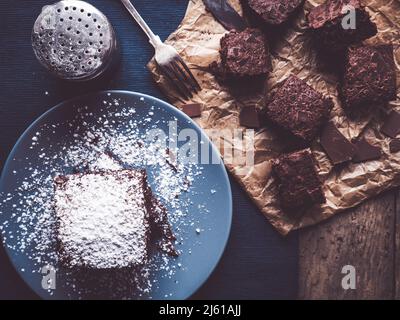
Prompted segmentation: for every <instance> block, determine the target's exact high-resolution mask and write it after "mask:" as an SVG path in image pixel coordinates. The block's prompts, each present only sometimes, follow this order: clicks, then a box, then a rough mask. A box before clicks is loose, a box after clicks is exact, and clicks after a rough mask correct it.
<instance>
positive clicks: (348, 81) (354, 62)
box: [339, 44, 396, 110]
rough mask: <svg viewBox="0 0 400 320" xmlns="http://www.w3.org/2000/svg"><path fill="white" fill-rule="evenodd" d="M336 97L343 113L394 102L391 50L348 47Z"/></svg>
mask: <svg viewBox="0 0 400 320" xmlns="http://www.w3.org/2000/svg"><path fill="white" fill-rule="evenodd" d="M339 95H340V98H341V100H342V104H343V107H344V108H345V109H347V110H351V109H359V107H362V108H366V107H368V106H371V105H383V104H386V103H387V102H389V101H390V100H393V99H395V98H396V73H395V64H394V59H393V46H392V45H386V44H385V45H378V46H355V47H350V48H349V49H348V50H347V53H346V62H345V69H344V73H343V77H342V81H341V85H340V87H339Z"/></svg>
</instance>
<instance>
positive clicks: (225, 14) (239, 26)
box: [203, 0, 246, 31]
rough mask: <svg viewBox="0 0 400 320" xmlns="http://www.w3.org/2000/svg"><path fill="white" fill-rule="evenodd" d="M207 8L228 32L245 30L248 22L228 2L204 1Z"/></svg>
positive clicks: (224, 0) (225, 0) (223, 0)
mask: <svg viewBox="0 0 400 320" xmlns="http://www.w3.org/2000/svg"><path fill="white" fill-rule="evenodd" d="M203 2H204V4H205V6H206V8H207V9H208V10H210V11H211V13H212V14H213V16H214V17H215V18H216V19H217V20H218V22H219V23H221V24H222V25H223V26H224V28H225V29H227V30H232V29H235V30H239V31H240V30H243V29H245V28H246V22H245V21H244V19H243V18H242V17H241V16H240V15H239V13H237V12H236V10H235V9H233V8H232V6H231V5H230V4H229V2H228V1H227V0H222V1H215V0H203Z"/></svg>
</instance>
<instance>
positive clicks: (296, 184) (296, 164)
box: [273, 149, 325, 209]
mask: <svg viewBox="0 0 400 320" xmlns="http://www.w3.org/2000/svg"><path fill="white" fill-rule="evenodd" d="M273 170H274V173H275V176H276V178H277V181H278V185H279V186H278V189H279V197H280V203H281V207H282V208H283V209H299V208H307V207H309V206H312V205H314V204H318V203H324V202H325V196H324V194H323V192H322V188H321V181H320V180H319V178H318V175H317V173H316V171H315V168H314V157H313V155H312V153H311V150H310V149H304V150H300V151H296V152H293V153H289V154H284V155H282V156H280V157H279V158H278V159H277V160H276V161H275V162H274V164H273Z"/></svg>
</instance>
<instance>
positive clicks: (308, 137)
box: [266, 75, 333, 142]
mask: <svg viewBox="0 0 400 320" xmlns="http://www.w3.org/2000/svg"><path fill="white" fill-rule="evenodd" d="M332 107H333V102H332V100H331V99H330V98H325V97H324V96H323V95H322V94H321V93H319V92H317V91H315V90H314V89H313V88H311V87H310V86H309V85H308V84H307V83H306V82H305V81H303V80H300V79H299V78H298V77H296V76H294V75H291V76H289V78H288V79H286V80H285V81H284V82H283V83H282V84H281V85H280V86H279V87H278V89H277V90H276V92H275V93H274V94H273V96H272V98H271V99H270V102H268V103H267V106H266V115H267V118H268V119H269V120H270V121H272V122H273V123H275V124H276V125H278V126H279V127H281V128H282V129H284V130H286V131H288V132H290V133H291V134H293V135H294V136H295V137H298V138H300V139H302V140H303V141H306V142H311V141H312V140H313V139H314V138H315V137H316V136H317V134H318V133H319V131H320V129H321V127H322V125H323V124H324V123H325V121H326V120H327V119H328V117H329V113H330V111H331V109H332Z"/></svg>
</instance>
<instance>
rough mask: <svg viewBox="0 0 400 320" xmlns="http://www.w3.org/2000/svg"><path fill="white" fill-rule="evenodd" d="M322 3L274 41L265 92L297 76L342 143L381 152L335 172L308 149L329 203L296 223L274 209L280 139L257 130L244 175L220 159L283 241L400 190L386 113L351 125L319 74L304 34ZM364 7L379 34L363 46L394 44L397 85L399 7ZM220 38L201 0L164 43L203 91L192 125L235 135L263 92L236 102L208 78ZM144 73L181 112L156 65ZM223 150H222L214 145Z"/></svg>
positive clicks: (329, 79) (373, 2)
mask: <svg viewBox="0 0 400 320" xmlns="http://www.w3.org/2000/svg"><path fill="white" fill-rule="evenodd" d="M321 2H323V0H318V1H306V3H305V5H304V8H303V11H302V12H301V13H300V14H299V16H298V17H297V18H296V19H294V21H293V22H292V25H291V27H290V28H289V29H288V31H287V32H285V33H282V34H281V35H280V38H281V40H280V41H279V43H278V44H277V45H276V46H275V47H274V48H273V49H272V52H271V53H272V66H273V71H272V72H271V74H270V75H269V78H268V80H267V85H266V89H265V90H267V91H268V92H270V91H271V90H273V89H274V88H275V87H276V85H277V84H278V83H279V82H280V81H282V80H284V79H286V78H287V77H288V76H289V75H290V74H291V73H293V74H296V75H297V76H298V77H300V78H301V79H304V80H305V81H307V83H308V84H309V85H311V86H312V87H314V88H315V89H316V90H318V91H320V92H322V93H323V94H325V95H327V96H331V97H332V98H333V100H334V103H335V107H334V109H333V111H332V113H331V119H332V120H333V121H334V122H335V123H336V125H337V127H338V128H339V130H340V131H341V132H342V133H343V134H344V135H345V136H346V137H347V138H348V139H353V138H356V137H359V136H364V137H365V138H366V139H367V141H369V142H370V143H372V144H374V145H379V146H380V147H381V148H382V151H383V155H382V157H381V159H380V160H377V161H368V162H364V163H360V164H352V163H350V164H347V165H345V166H344V167H340V168H339V167H336V168H333V166H332V165H331V163H330V161H329V159H328V158H327V156H326V154H325V153H324V152H323V150H322V149H321V147H320V146H319V144H318V142H316V143H314V145H313V146H312V151H313V153H314V156H315V157H316V159H317V170H318V173H319V175H320V177H321V179H322V180H323V181H324V184H323V189H324V193H325V196H326V199H327V201H326V203H325V204H323V205H322V206H315V207H313V208H310V209H309V210H308V211H307V212H306V213H305V214H304V215H303V216H302V217H300V218H295V217H293V216H290V215H288V214H285V213H284V212H283V211H282V210H281V209H280V207H279V200H278V197H277V186H276V182H275V181H274V177H273V175H272V174H271V160H272V159H273V158H275V157H276V156H277V155H279V153H281V152H282V149H283V147H284V143H285V142H283V140H282V141H280V137H279V136H277V134H276V132H275V131H273V130H272V129H270V128H263V129H261V130H258V131H257V132H256V134H255V139H254V157H255V158H254V159H255V161H254V166H252V167H251V168H250V170H249V168H248V167H246V165H245V164H244V163H243V161H236V162H235V161H234V162H233V161H231V160H232V159H227V158H226V157H224V161H225V164H226V167H227V168H228V170H229V171H230V172H231V174H232V175H233V176H234V177H235V178H236V179H237V180H238V181H239V183H240V184H241V185H242V186H243V188H244V189H245V190H246V192H247V193H248V194H249V196H250V197H251V199H252V200H253V201H254V202H255V203H256V205H257V206H258V207H259V209H260V210H261V211H262V213H263V214H264V215H265V217H267V219H268V220H269V221H270V222H271V223H272V225H273V226H274V227H275V228H276V229H277V230H278V231H279V232H280V233H281V234H287V233H289V232H290V231H291V230H295V229H299V228H303V227H305V226H309V225H313V224H316V223H318V222H320V221H322V220H325V219H327V218H329V217H330V216H332V215H334V214H337V213H339V212H341V211H343V210H345V209H348V208H351V207H354V206H356V205H358V204H359V203H361V202H362V201H364V200H366V199H368V198H370V197H373V196H375V195H377V194H379V193H380V192H382V191H384V190H386V189H389V188H392V187H395V186H399V185H400V153H397V154H391V153H390V152H389V142H390V139H389V138H387V137H385V136H384V135H382V134H381V133H380V132H379V127H380V126H381V124H382V118H383V116H384V113H385V110H384V111H382V110H380V109H379V108H378V109H377V111H376V112H371V113H369V115H368V116H367V117H363V118H360V119H357V120H349V119H348V118H347V117H346V116H345V115H344V113H343V111H342V109H341V107H340V101H339V100H338V98H337V89H336V86H337V79H336V78H335V76H333V75H332V74H329V73H326V72H325V73H324V72H323V71H321V70H320V68H319V67H318V64H317V61H318V60H317V56H316V53H315V50H314V49H313V48H312V46H311V44H310V39H309V36H308V34H306V32H305V31H306V22H305V21H306V20H305V15H306V13H307V12H308V11H309V10H310V9H311V8H312V7H313V6H316V5H318V4H319V3H321ZM230 3H231V4H232V6H233V7H234V8H236V9H237V10H238V12H240V13H241V7H240V4H239V0H231V1H230ZM364 4H365V5H366V6H367V10H368V12H369V13H370V15H371V18H372V20H373V21H374V22H375V23H376V24H377V26H378V34H377V35H376V36H375V37H374V38H371V39H369V40H367V41H366V42H368V43H383V42H391V43H393V45H394V52H395V61H396V66H397V78H398V79H400V76H399V75H400V1H398V0H392V1H387V0H370V1H364ZM226 32H227V30H225V29H224V28H223V27H222V25H220V24H219V23H218V22H217V21H216V20H215V19H214V18H213V16H212V15H211V13H209V12H207V11H206V9H205V7H204V5H203V2H202V0H192V1H189V6H188V9H187V12H186V15H185V17H184V19H183V21H182V23H181V24H180V26H179V27H178V29H177V30H176V31H175V32H174V33H172V34H171V35H170V36H169V38H168V39H167V40H166V42H167V43H169V44H172V45H173V46H174V47H175V48H176V49H177V50H178V52H179V53H180V54H181V56H182V57H183V58H184V60H185V61H186V62H187V64H188V65H189V67H190V68H191V69H192V71H193V73H194V75H195V76H196V78H197V79H198V81H199V82H200V84H201V87H202V91H201V92H200V93H198V94H197V95H196V96H195V97H193V99H192V100H191V102H193V103H201V104H202V105H203V114H202V116H201V118H198V119H195V120H196V122H197V123H198V124H199V125H200V126H201V127H202V128H204V129H209V130H208V131H207V130H206V132H212V130H211V131H210V129H217V131H218V130H221V129H231V130H234V129H237V128H240V125H239V119H238V115H239V111H240V109H241V108H242V107H243V106H245V105H255V106H257V107H258V108H263V107H264V104H265V93H264V92H261V91H260V92H256V93H255V94H254V93H252V94H251V95H249V96H245V97H243V96H241V97H237V96H236V97H234V96H232V94H231V93H230V92H229V90H228V89H227V88H226V87H224V86H221V85H220V84H219V83H218V82H217V81H216V80H215V78H214V76H213V75H212V74H210V73H208V72H206V71H204V70H205V68H207V67H208V65H209V64H210V63H211V62H213V61H218V60H219V52H218V51H219V47H220V44H219V42H220V39H221V37H222V36H223V35H224V34H225V33H226ZM148 68H149V69H150V71H151V72H152V74H153V76H154V79H155V81H156V82H157V83H158V85H159V86H160V88H161V89H162V90H163V92H164V93H165V94H166V95H167V97H168V98H169V100H170V102H171V103H172V104H174V105H175V106H177V107H178V108H180V107H181V106H182V104H183V102H182V101H179V99H178V98H177V97H176V96H175V95H174V90H173V89H172V88H170V86H169V84H168V82H167V81H165V79H164V78H163V76H162V75H160V73H159V72H158V70H157V68H156V65H155V63H154V60H152V61H150V62H149V65H148ZM398 81H399V80H398ZM397 96H398V99H397V101H394V102H391V103H390V104H389V106H388V107H386V108H385V109H386V111H388V110H390V109H392V108H395V109H398V110H399V111H400V101H399V98H400V93H399V91H398V95H397ZM185 103H187V102H185ZM224 143H228V144H231V145H232V147H233V148H234V149H235V151H246V149H247V148H250V147H249V146H248V144H247V143H243V144H240V145H238V144H234V142H233V140H230V139H229V137H225V138H224ZM217 146H218V141H217ZM222 146H223V144H220V145H219V147H222ZM220 149H221V148H220ZM221 152H222V149H221ZM228 160H229V161H228ZM232 162H233V163H232Z"/></svg>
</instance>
